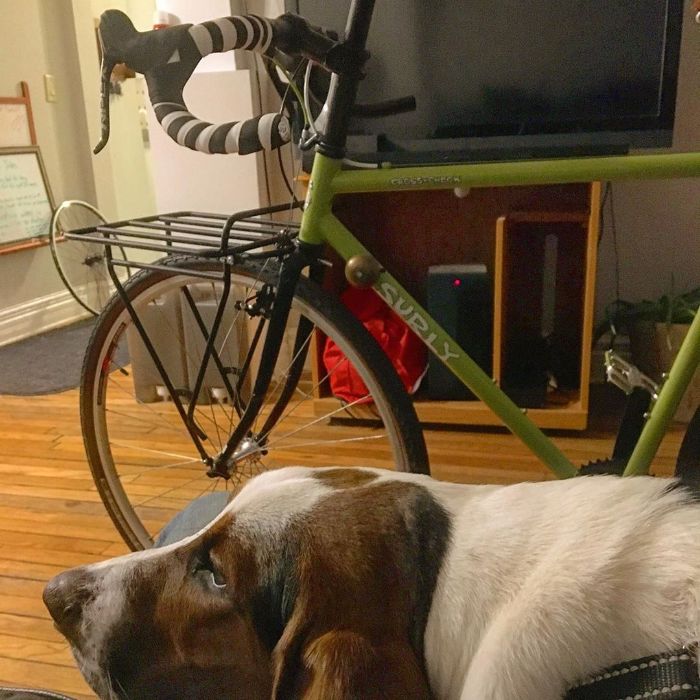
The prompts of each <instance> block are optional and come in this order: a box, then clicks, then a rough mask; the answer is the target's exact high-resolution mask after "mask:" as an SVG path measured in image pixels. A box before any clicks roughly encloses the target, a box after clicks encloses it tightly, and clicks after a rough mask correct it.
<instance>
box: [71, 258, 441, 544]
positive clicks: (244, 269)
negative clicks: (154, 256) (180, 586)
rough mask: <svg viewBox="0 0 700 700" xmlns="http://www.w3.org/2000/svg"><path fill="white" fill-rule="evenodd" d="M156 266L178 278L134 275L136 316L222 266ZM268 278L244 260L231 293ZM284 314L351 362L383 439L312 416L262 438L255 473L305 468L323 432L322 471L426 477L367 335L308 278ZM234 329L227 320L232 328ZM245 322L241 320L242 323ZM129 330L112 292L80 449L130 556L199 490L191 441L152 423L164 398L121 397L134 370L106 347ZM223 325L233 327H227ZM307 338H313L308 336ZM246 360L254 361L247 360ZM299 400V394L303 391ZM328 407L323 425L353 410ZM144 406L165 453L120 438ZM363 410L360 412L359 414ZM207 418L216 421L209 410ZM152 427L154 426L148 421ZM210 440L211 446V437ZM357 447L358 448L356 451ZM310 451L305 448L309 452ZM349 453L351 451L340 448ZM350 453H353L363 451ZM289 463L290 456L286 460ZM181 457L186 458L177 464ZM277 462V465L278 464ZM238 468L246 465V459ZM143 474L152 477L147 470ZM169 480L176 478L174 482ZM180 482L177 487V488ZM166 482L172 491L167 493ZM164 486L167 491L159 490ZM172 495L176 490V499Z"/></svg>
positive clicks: (91, 368) (419, 442)
mask: <svg viewBox="0 0 700 700" xmlns="http://www.w3.org/2000/svg"><path fill="white" fill-rule="evenodd" d="M164 264H165V265H166V266H171V267H173V268H177V272H175V273H171V272H169V271H168V272H164V271H162V270H158V271H153V270H142V271H141V272H139V273H137V274H135V275H134V276H133V277H132V278H131V279H130V280H129V282H128V283H127V284H126V285H125V291H126V294H127V295H128V298H129V299H130V301H131V303H132V304H133V306H134V308H136V309H137V310H140V311H141V312H143V309H145V308H146V306H145V305H148V304H150V307H155V308H157V309H158V308H159V305H160V308H162V309H165V308H166V306H167V304H168V303H170V302H167V301H165V300H166V299H167V298H169V297H167V294H166V292H168V291H172V290H177V291H178V293H177V294H176V295H174V296H175V297H182V296H184V292H183V291H182V290H183V289H184V288H185V284H186V285H187V289H188V290H189V291H190V292H192V291H193V290H194V291H197V289H198V288H196V287H195V286H194V285H197V284H202V285H205V286H206V285H208V284H210V283H209V282H207V281H204V282H203V281H202V280H201V279H200V278H192V277H188V271H193V270H194V271H202V270H204V271H212V270H221V266H220V264H218V263H215V262H207V261H203V260H201V259H193V258H188V257H173V258H171V259H168V260H166V261H165V263H164ZM277 274H278V266H277V263H276V261H274V262H273V261H268V262H267V263H265V264H261V263H247V264H245V265H238V266H235V267H234V269H232V280H233V284H232V288H233V289H234V296H235V290H236V285H240V286H241V290H242V291H246V290H247V291H246V293H249V291H250V290H251V289H254V288H259V287H261V286H262V285H264V284H274V282H275V281H276V279H277ZM150 307H148V308H149V309H150V311H148V313H151V312H152V309H151V308H150ZM293 308H295V309H296V310H297V311H299V312H301V313H303V314H304V315H305V316H307V317H308V318H310V319H311V320H312V321H313V323H314V326H315V328H317V329H318V330H320V331H321V332H323V333H324V334H325V335H326V336H330V337H331V338H332V339H333V340H334V341H335V342H336V343H337V344H338V345H339V346H340V347H341V349H343V351H344V352H345V353H346V355H347V356H348V357H349V358H350V359H352V361H353V364H354V366H355V367H356V369H357V370H358V372H359V373H360V375H361V376H362V378H363V380H364V381H365V384H366V385H367V386H368V387H369V389H370V394H371V398H372V400H373V406H374V407H375V408H374V409H372V410H373V411H375V412H376V413H377V414H378V417H379V419H380V421H381V426H382V428H383V429H384V430H385V431H386V435H384V434H383V433H381V429H379V428H378V427H377V426H376V425H375V420H373V421H370V425H369V427H368V426H367V424H366V421H359V422H358V421H355V420H351V421H350V423H349V426H348V423H347V421H342V420H341V421H340V425H338V421H333V420H330V421H325V420H324V419H323V418H322V419H319V418H318V417H317V416H316V414H315V412H314V411H311V419H310V421H309V423H308V424H307V425H306V426H303V427H302V428H301V429H296V428H293V432H288V433H286V434H285V433H284V432H282V433H281V437H277V438H275V436H274V435H272V431H271V435H272V438H271V439H270V440H269V442H268V443H267V445H266V448H265V450H264V457H265V463H262V452H263V451H259V454H258V455H256V456H254V458H257V459H258V460H259V461H260V463H261V464H260V465H259V466H260V467H261V470H266V469H267V468H275V467H277V466H284V465H285V464H306V463H307V462H308V461H312V460H313V461H317V460H318V455H317V454H316V452H315V450H314V449H313V446H314V445H316V446H318V444H319V442H320V443H321V444H322V445H323V444H324V443H325V439H322V440H320V441H319V440H318V439H317V438H316V437H313V436H314V434H315V433H318V432H321V430H323V431H327V432H328V433H329V434H330V436H331V437H333V439H334V440H336V441H337V442H334V443H333V444H332V445H331V444H330V441H329V443H328V445H327V446H328V447H329V448H331V447H332V450H331V449H329V451H328V459H327V460H326V461H327V464H329V465H331V464H333V465H340V466H350V465H351V464H354V465H358V464H362V465H365V466H381V467H387V466H388V467H391V468H395V469H397V470H401V471H414V472H421V473H429V466H428V456H427V451H426V447H425V442H424V439H423V434H422V430H421V428H420V424H419V423H418V419H417V416H416V413H415V409H414V407H413V403H412V401H411V399H410V397H409V396H408V395H407V394H406V391H405V389H404V387H403V385H402V383H401V380H400V379H399V378H398V376H397V374H396V372H395V370H394V368H393V366H392V365H391V363H390V362H389V360H388V358H387V357H386V355H385V354H384V352H383V351H382V350H381V349H380V347H379V346H378V344H377V343H376V341H375V340H374V338H372V336H371V335H370V334H369V333H368V332H367V331H366V329H365V328H364V327H363V326H362V324H360V323H359V321H358V320H357V319H356V318H355V317H354V316H352V314H350V312H349V311H348V310H347V309H346V308H345V307H344V306H343V305H342V304H341V303H340V302H339V301H338V300H337V299H336V298H334V297H332V296H331V295H329V294H328V293H327V292H325V291H323V290H322V289H320V287H318V285H315V284H313V283H312V282H310V281H309V280H308V279H305V278H302V279H301V280H300V282H299V285H298V288H297V291H296V295H295V299H294V302H293ZM144 313H145V312H144ZM166 313H171V312H165V311H163V315H164V316H165V315H166ZM183 313H184V312H183ZM182 318H184V317H181V319H180V321H181V323H182V324H183V326H182V327H183V328H184V326H185V325H186V324H185V323H184V322H183V321H182ZM237 322H238V321H235V323H237ZM249 322H250V319H248V318H247V317H246V318H245V323H249ZM258 322H259V321H258ZM130 323H131V319H130V317H129V315H128V311H127V309H126V306H125V304H124V302H123V301H122V299H121V298H120V297H119V296H118V295H115V296H114V297H113V298H112V299H111V301H110V303H109V304H108V305H107V306H106V307H105V309H104V310H103V312H102V314H101V315H100V317H99V318H98V321H97V323H96V326H95V328H94V331H93V334H92V337H91V339H90V341H89V343H88V347H87V349H86V353H85V360H84V364H83V370H82V378H81V392H80V412H81V424H82V430H83V439H84V443H85V449H86V453H87V457H88V461H89V465H90V469H91V471H92V475H93V479H94V482H95V485H96V488H97V490H98V492H99V495H100V497H101V498H102V501H103V503H104V505H105V507H106V509H107V511H108V513H109V515H110V517H111V518H112V521H113V522H114V524H115V526H116V527H117V529H118V530H119V532H120V534H121V535H122V537H123V539H124V540H125V542H126V543H127V544H128V545H129V546H130V547H131V548H132V549H134V550H136V549H142V548H146V547H149V546H151V544H152V542H153V540H154V538H155V537H156V536H157V532H158V530H159V529H160V528H161V527H162V526H163V525H164V524H165V523H166V522H167V521H168V520H169V519H170V518H172V517H173V516H174V515H175V514H177V512H178V511H180V510H181V509H182V508H183V506H184V505H186V503H187V502H190V501H192V500H195V498H194V497H193V492H194V491H197V492H198V489H199V487H198V486H197V488H196V489H195V487H194V486H190V485H189V484H190V482H187V481H186V479H187V478H189V475H190V474H191V473H192V472H190V471H189V470H190V468H191V465H192V464H194V463H195V462H196V461H197V460H196V459H195V458H192V459H191V458H190V453H189V452H186V448H185V444H186V443H187V440H189V441H190V442H191V438H189V436H187V438H186V439H185V440H183V442H182V443H176V438H175V435H174V433H173V434H171V432H169V431H172V426H171V423H170V418H171V417H172V416H170V415H168V421H167V425H165V421H163V422H162V424H161V418H162V417H163V415H165V413H166V412H168V411H170V410H171V409H170V406H171V404H169V402H167V401H166V402H159V403H156V404H143V405H141V404H139V403H138V400H137V401H133V400H128V399H124V398H123V397H122V392H123V391H124V387H125V386H126V387H128V386H130V382H131V383H133V377H135V375H136V369H137V367H136V365H135V364H133V361H132V358H131V356H130V357H129V359H128V360H122V361H119V360H115V355H116V354H117V351H116V349H115V348H116V347H117V346H118V344H120V343H122V340H123V339H124V338H125V337H126V338H127V341H128V337H129V331H128V327H129V325H130ZM231 326H232V327H233V322H232V323H231ZM183 332H185V331H183ZM230 334H231V329H230V328H227V329H226V335H225V336H224V337H225V338H226V343H225V344H221V353H222V358H223V353H225V352H229V351H230V348H229V346H234V345H235V344H236V343H235V342H230V339H229V336H230ZM132 337H133V336H132ZM221 337H222V336H221V335H218V336H217V339H218V338H221ZM314 337H316V336H315V335H314ZM185 340H187V338H185ZM127 344H128V342H127ZM132 344H133V341H132ZM187 352H188V353H189V352H190V351H189V350H187ZM193 354H196V353H193ZM250 354H251V351H250V348H247V349H246V356H248V355H250ZM252 354H253V355H254V353H252ZM136 356H137V355H136V353H134V357H136ZM239 357H240V355H239ZM187 359H188V360H189V359H190V358H189V357H188V358H187ZM115 368H117V371H116V372H114V371H113V370H114V369H115ZM284 371H285V370H284V364H283V363H282V366H281V372H282V373H284ZM332 371H334V370H330V371H328V372H327V374H326V375H325V376H324V377H322V378H318V381H317V380H316V379H314V381H315V382H316V383H315V384H314V385H313V386H312V388H311V390H309V389H308V388H306V394H305V395H307V396H308V395H311V394H313V392H314V390H316V391H318V390H319V387H325V385H324V382H326V381H327V379H328V376H329V375H330V373H332ZM124 373H127V374H132V375H133V377H132V379H131V380H130V379H129V378H128V377H126V378H125V377H124ZM114 375H118V376H114ZM110 392H112V394H113V397H114V398H113V401H114V403H113V406H115V405H116V406H117V408H116V409H115V408H110V407H109V405H108V404H109V401H110V400H112V399H110V396H109V394H110ZM300 393H301V394H303V392H300ZM313 400H314V399H312V401H313ZM302 401H303V398H302ZM302 401H299V404H295V406H294V408H293V409H292V410H290V411H289V412H288V413H286V414H285V415H284V416H283V417H282V420H281V422H280V423H279V424H278V425H277V426H275V427H276V429H278V430H280V431H282V430H283V429H282V424H283V423H285V421H287V423H286V424H285V426H286V427H285V429H289V421H293V420H294V421H296V420H300V419H299V418H298V416H299V415H301V414H302V413H303V411H301V410H299V411H298V412H297V416H292V415H291V413H292V411H297V406H299V405H301V403H302ZM331 403H333V405H336V404H337V405H338V406H339V408H338V409H337V410H334V411H333V412H332V413H330V414H329V415H326V416H325V417H324V418H329V416H330V418H333V417H336V418H338V417H341V418H345V417H347V416H348V415H349V414H352V415H355V413H356V409H357V408H358V407H357V406H352V405H350V406H349V407H348V405H344V406H343V405H342V404H339V403H337V402H336V401H335V400H333V399H331ZM207 405H208V406H209V408H208V409H206V410H207V415H206V416H205V415H201V416H200V415H199V412H200V411H202V414H204V408H202V407H200V405H199V404H197V406H196V408H195V411H196V412H197V414H198V418H197V420H198V423H204V419H205V418H206V419H207V425H209V420H210V418H209V415H208V412H209V410H211V414H212V416H213V415H214V414H215V411H224V409H225V408H226V405H227V404H225V403H214V402H212V403H210V404H207ZM144 406H152V407H155V408H153V409H152V410H156V409H157V410H156V417H157V425H158V429H157V430H155V431H154V432H153V433H152V434H151V436H150V439H153V440H156V438H158V439H160V440H163V441H165V443H166V444H167V449H165V448H160V447H159V444H160V443H158V442H152V443H150V442H149V445H150V447H141V446H140V444H141V443H139V442H138V440H136V441H135V440H134V439H133V438H130V437H129V438H128V437H127V434H128V430H129V429H134V430H136V431H137V432H138V433H139V435H141V433H143V431H144V430H146V428H145V426H144V424H143V420H145V417H146V416H147V415H150V414H149V411H148V410H146V409H145V408H144ZM125 407H127V408H129V409H130V410H131V411H133V412H134V415H133V416H132V417H131V418H128V417H124V416H123V415H122V412H123V411H124V410H125ZM305 410H308V409H305ZM365 410H368V409H366V408H365ZM232 414H233V410H232V409H230V411H229V416H228V418H229V420H230V419H231V415H232ZM216 415H217V416H218V413H216ZM216 421H218V418H216V419H215V420H212V421H211V422H214V423H215V422H216ZM154 422H156V421H155V420H154ZM175 423H177V422H175ZM110 424H111V425H110ZM111 426H114V427H111ZM232 427H233V425H232V423H230V424H229V427H228V430H229V433H230V430H231V429H232ZM179 429H180V431H181V432H183V433H185V434H186V429H185V428H184V425H183V424H182V422H180V426H179ZM303 429H307V430H310V431H311V434H312V437H311V440H312V442H311V443H308V442H306V443H305V442H304V438H301V442H299V437H298V434H299V433H300V430H303ZM348 430H349V431H354V432H353V433H352V434H349V433H348V432H346V431H348ZM110 431H111V432H110ZM120 431H121V432H120ZM139 431H141V432H139ZM373 431H374V432H373ZM336 433H337V435H336ZM144 434H146V435H147V434H148V432H147V431H146V433H144ZM367 434H368V435H367ZM290 436H291V437H290ZM285 438H286V439H287V440H288V441H289V442H288V443H285V442H284V440H285ZM208 439H209V440H210V441H211V442H212V447H217V445H214V443H215V442H216V441H215V440H214V437H213V428H210V434H209V437H208ZM275 439H277V440H278V443H277V444H280V443H279V440H282V444H281V445H280V448H279V449H280V450H282V451H283V454H282V455H281V456H279V457H278V456H272V457H271V456H270V455H272V454H273V452H272V447H271V446H272V445H274V444H275V442H274V440H275ZM218 440H219V446H220V437H219V438H218ZM355 440H371V441H373V442H372V446H373V450H372V451H371V454H372V455H373V458H368V454H369V451H367V450H365V451H364V453H365V454H364V457H362V456H360V457H359V458H358V457H357V452H356V451H355V450H354V447H356V445H354V441H355ZM290 443H291V444H290ZM385 443H386V444H385ZM362 444H363V443H362V442H360V445H362ZM176 445H177V446H176ZM310 447H311V450H310V449H309V448H310ZM348 447H349V448H350V450H349V451H348ZM161 449H162V453H163V454H162V457H161V459H162V460H164V461H166V464H165V465H160V464H156V465H154V464H149V459H150V458H153V460H154V461H155V462H158V459H157V457H158V456H160V455H156V454H155V453H156V452H157V451H159V450H161ZM359 452H360V453H361V452H362V451H359ZM275 454H277V453H275ZM292 456H293V457H294V459H292ZM181 458H182V459H181ZM310 458H311V459H310ZM173 459H174V460H176V461H175V462H173V463H172V464H167V461H168V460H171V461H172V460H173ZM185 459H187V460H188V461H187V462H185V461H182V460H185ZM177 460H180V461H177ZM276 460H281V462H279V461H276ZM138 461H143V462H144V465H143V467H144V472H143V473H144V474H145V475H146V476H145V477H144V478H143V481H140V480H141V479H142V475H141V474H140V473H139V474H137V473H136V462H138ZM242 464H243V466H245V464H246V462H245V460H244V461H243V462H242ZM185 465H186V466H185ZM256 466H258V465H256ZM149 467H150V468H151V471H147V469H148V468H149ZM165 467H168V468H169V469H170V470H171V471H170V472H169V473H173V474H174V473H177V476H174V477H173V481H172V482H171V481H168V479H167V478H166V475H165V474H164V473H163V472H162V470H163V469H165ZM197 468H198V469H200V470H201V476H202V477H204V478H205V479H206V477H205V474H204V471H205V469H204V466H203V465H202V464H201V462H200V463H198V464H197ZM158 470H161V473H160V474H159V473H158ZM185 471H186V472H187V473H185ZM243 471H244V470H243V469H242V470H241V473H240V474H237V475H236V476H237V479H238V480H239V481H243V480H244V479H245V478H247V477H248V476H252V475H253V474H252V469H251V474H246V473H243ZM154 477H155V478H154ZM177 479H180V480H181V481H177ZM161 480H162V481H164V482H165V483H164V484H163V485H162V488H163V489H164V491H163V493H162V495H160V496H157V500H156V501H154V500H153V499H154V498H156V495H154V496H153V498H150V497H149V495H150V494H151V493H152V492H153V491H155V490H156V489H157V488H161V486H160V485H159V484H160V482H161ZM182 480H185V481H184V482H183V481H182ZM137 482H138V484H137ZM156 483H157V484H158V485H156ZM171 483H172V484H174V486H172V487H171ZM178 484H179V485H178ZM228 485H229V483H228V482H226V484H225V486H226V487H228ZM137 486H138V488H137ZM166 488H167V489H169V490H166ZM214 488H216V486H215V487H214ZM149 489H151V490H149ZM174 489H176V490H178V491H177V497H176V491H175V490H174ZM180 491H181V492H182V493H180ZM142 494H146V496H144V500H141V501H139V502H138V503H137V502H136V499H139V498H141V495H142ZM171 501H175V503H171ZM161 511H165V512H161ZM151 521H153V522H151Z"/></svg>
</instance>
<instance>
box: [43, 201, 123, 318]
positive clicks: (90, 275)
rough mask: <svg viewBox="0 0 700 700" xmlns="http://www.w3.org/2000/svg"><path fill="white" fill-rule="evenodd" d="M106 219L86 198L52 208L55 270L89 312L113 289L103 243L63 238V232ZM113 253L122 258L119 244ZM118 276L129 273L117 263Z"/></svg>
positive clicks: (100, 305) (51, 243) (101, 304)
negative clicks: (85, 200)
mask: <svg viewBox="0 0 700 700" xmlns="http://www.w3.org/2000/svg"><path fill="white" fill-rule="evenodd" d="M104 223H106V222H105V219H104V217H103V216H102V214H100V212H99V211H98V210H97V209H95V207H93V206H92V205H91V204H88V203H87V202H81V201H78V200H68V201H65V202H63V203H62V204H61V205H60V206H59V207H58V209H56V211H55V212H54V215H53V218H52V220H51V233H50V238H49V246H50V248H51V256H52V257H53V260H54V263H55V265H56V270H57V271H58V274H59V276H60V278H61V280H62V281H63V283H64V284H65V286H66V289H67V290H68V291H69V292H70V294H71V296H72V297H73V298H74V299H75V300H76V301H77V302H78V304H80V305H81V306H82V307H83V308H84V309H86V310H87V311H89V312H90V313H91V314H92V315H93V316H97V314H99V313H100V311H102V309H103V308H104V307H105V305H106V303H107V301H108V300H109V298H110V297H111V296H112V293H113V292H114V285H113V284H112V279H111V278H110V276H109V272H108V270H107V263H106V260H105V246H104V245H103V244H101V243H92V242H90V241H87V240H80V239H79V238H66V237H65V234H66V233H71V232H75V231H77V230H80V229H88V228H94V227H96V226H100V225H102V224H104ZM113 250H114V251H115V256H117V257H118V258H122V259H123V258H124V252H123V250H122V249H121V248H120V247H119V246H113ZM118 274H119V277H120V279H121V280H124V279H126V278H127V277H128V275H129V270H128V268H127V267H119V268H118Z"/></svg>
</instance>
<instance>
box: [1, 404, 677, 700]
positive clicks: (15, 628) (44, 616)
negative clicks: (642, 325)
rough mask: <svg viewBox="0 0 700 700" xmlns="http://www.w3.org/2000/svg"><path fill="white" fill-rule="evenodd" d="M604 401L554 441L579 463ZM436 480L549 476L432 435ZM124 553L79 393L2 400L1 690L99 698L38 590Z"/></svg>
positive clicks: (482, 443) (665, 468) (475, 445)
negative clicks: (89, 462)
mask: <svg viewBox="0 0 700 700" xmlns="http://www.w3.org/2000/svg"><path fill="white" fill-rule="evenodd" d="M609 409H610V406H609V405H608V404H607V400H603V401H602V402H599V408H598V414H599V415H598V417H597V418H596V419H595V420H594V421H593V427H592V428H591V429H589V430H588V431H586V432H585V433H584V434H571V433H569V434H566V435H559V436H555V441H556V442H557V444H558V445H559V446H560V447H561V448H562V449H563V450H564V451H565V452H566V453H567V454H568V455H569V457H570V458H571V459H572V460H573V461H574V462H575V463H583V462H586V461H588V460H592V459H597V458H601V457H604V456H606V455H607V454H608V453H609V451H610V447H611V445H612V441H613V434H612V430H611V426H612V425H613V421H612V420H610V416H611V415H612V414H613V413H614V411H612V410H609ZM681 435H682V433H681V432H680V429H678V430H675V431H673V432H672V433H671V434H670V435H669V436H668V437H667V438H666V440H665V441H664V444H663V445H662V448H661V452H660V455H659V459H658V462H657V466H656V469H655V471H656V473H669V472H670V471H672V468H673V462H674V459H675V454H676V452H677V449H678V444H679V441H680V437H681ZM427 440H428V446H429V450H430V453H431V460H432V465H433V473H434V475H435V476H436V477H438V478H441V479H448V480H454V481H463V482H471V483H508V482H516V481H523V480H541V479H545V478H548V476H549V475H548V473H547V472H546V471H545V470H544V469H543V468H542V467H541V465H539V464H538V462H537V460H536V459H535V458H534V457H532V456H530V455H529V454H528V453H527V452H526V451H525V450H524V449H523V448H522V447H521V446H520V445H519V444H518V443H517V441H516V440H515V439H514V438H512V437H511V436H509V435H507V434H505V433H504V432H502V431H491V432H473V431H461V432H452V431H429V432H428V433H427ZM124 551H126V548H125V546H124V545H123V544H122V543H121V541H120V539H119V536H118V535H117V533H116V531H115V530H114V529H113V527H112V525H111V523H110V520H109V518H108V517H107V515H106V514H105V512H104V510H103V508H102V504H101V502H100V499H99V496H98V495H97V493H96V491H95V488H94V486H93V484H92V480H91V478H90V475H89V471H88V468H87V466H86V462H85V458H84V455H83V448H82V442H81V437H80V426H79V420H78V407H77V391H69V392H66V393H63V394H56V395H52V396H41V397H0V685H17V686H30V687H40V688H45V689H51V690H55V691H58V692H63V693H66V694H67V695H70V696H73V697H76V698H88V697H94V696H93V695H92V694H91V692H90V690H89V688H88V687H87V686H86V685H85V683H84V682H83V680H82V679H81V677H80V674H79V673H78V671H77V670H76V668H75V666H74V664H73V662H72V658H71V655H70V652H69V651H68V648H67V646H66V644H65V643H64V642H63V640H62V637H61V636H60V635H59V634H58V633H57V632H56V631H55V630H54V628H53V626H52V624H51V622H50V620H49V616H48V613H47V612H46V610H45V608H44V606H43V604H42V601H41V592H42V589H43V586H44V584H45V582H46V581H47V580H48V578H49V577H51V576H52V575H54V574H56V573H58V572H59V571H61V570H63V569H66V568H68V567H71V566H76V565H79V564H85V563H88V562H94V561H98V560H100V559H104V558H106V557H109V556H112V555H117V554H120V553H123V552H124Z"/></svg>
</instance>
